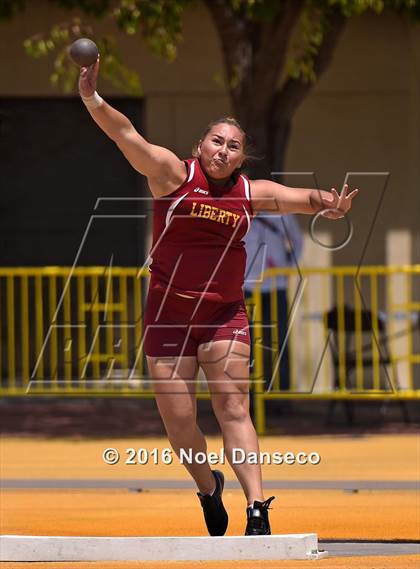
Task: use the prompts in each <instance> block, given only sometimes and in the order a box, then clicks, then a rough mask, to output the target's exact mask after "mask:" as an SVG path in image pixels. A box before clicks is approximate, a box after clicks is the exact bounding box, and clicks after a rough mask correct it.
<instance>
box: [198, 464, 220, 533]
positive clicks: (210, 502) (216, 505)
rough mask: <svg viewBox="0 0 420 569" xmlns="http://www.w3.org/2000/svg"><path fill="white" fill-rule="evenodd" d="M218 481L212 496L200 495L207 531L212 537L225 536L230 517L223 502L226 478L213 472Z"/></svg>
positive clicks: (218, 472)
mask: <svg viewBox="0 0 420 569" xmlns="http://www.w3.org/2000/svg"><path fill="white" fill-rule="evenodd" d="M212 472H213V476H214V478H215V479H216V490H215V491H214V493H213V494H212V495H211V496H210V494H205V495H204V496H203V494H200V492H197V496H198V497H199V498H200V502H201V507H202V508H203V512H204V519H205V520H206V525H207V529H208V531H209V534H210V535H225V533H226V530H227V526H228V515H227V512H226V510H225V507H224V505H223V502H222V492H223V487H224V485H225V477H224V476H223V474H222V472H220V471H219V470H212Z"/></svg>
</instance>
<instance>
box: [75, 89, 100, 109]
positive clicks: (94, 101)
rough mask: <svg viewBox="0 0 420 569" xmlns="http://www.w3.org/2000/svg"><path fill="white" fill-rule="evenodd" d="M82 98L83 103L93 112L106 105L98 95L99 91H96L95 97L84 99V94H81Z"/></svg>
mask: <svg viewBox="0 0 420 569" xmlns="http://www.w3.org/2000/svg"><path fill="white" fill-rule="evenodd" d="M80 97H81V98H82V101H83V102H84V104H85V105H86V107H87V108H88V109H91V110H92V109H97V108H98V107H101V106H102V105H103V104H104V100H103V99H102V97H101V96H100V95H99V94H98V92H97V91H95V92H94V93H93V95H90V96H89V97H84V96H83V95H82V94H80Z"/></svg>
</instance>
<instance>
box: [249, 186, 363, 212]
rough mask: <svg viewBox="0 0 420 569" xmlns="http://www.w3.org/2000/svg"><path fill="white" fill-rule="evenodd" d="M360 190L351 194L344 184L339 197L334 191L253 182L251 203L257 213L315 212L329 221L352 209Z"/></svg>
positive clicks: (333, 189)
mask: <svg viewBox="0 0 420 569" xmlns="http://www.w3.org/2000/svg"><path fill="white" fill-rule="evenodd" d="M358 191H359V190H357V189H356V190H353V191H352V192H350V193H349V187H348V185H347V184H345V185H344V187H343V189H342V191H341V192H340V194H338V193H337V191H336V189H335V188H332V189H331V192H326V191H324V190H310V189H305V188H289V187H287V186H283V185H282V184H277V183H276V182H271V181H270V180H251V201H252V207H253V209H254V211H255V212H257V211H268V212H271V213H277V214H279V213H280V214H283V215H286V214H288V213H307V214H309V215H313V214H314V213H318V212H323V213H322V214H321V215H323V216H324V217H328V218H329V219H339V218H340V217H344V214H345V213H346V212H347V211H348V210H349V209H350V208H351V202H352V199H353V198H354V197H355V196H356V194H357V193H358Z"/></svg>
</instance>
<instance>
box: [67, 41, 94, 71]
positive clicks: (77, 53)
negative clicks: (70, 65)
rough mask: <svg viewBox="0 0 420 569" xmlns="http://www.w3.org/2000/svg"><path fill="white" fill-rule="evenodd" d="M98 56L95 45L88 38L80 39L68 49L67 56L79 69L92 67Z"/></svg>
mask: <svg viewBox="0 0 420 569" xmlns="http://www.w3.org/2000/svg"><path fill="white" fill-rule="evenodd" d="M98 54H99V51H98V47H97V45H96V43H95V42H93V41H92V40H90V39H88V38H80V39H78V40H76V41H75V42H73V43H72V44H71V46H70V47H69V55H70V57H71V59H72V60H73V61H74V63H76V65H79V67H89V65H93V64H94V63H95V62H96V60H97V59H98Z"/></svg>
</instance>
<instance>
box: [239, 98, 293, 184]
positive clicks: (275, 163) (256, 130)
mask: <svg viewBox="0 0 420 569" xmlns="http://www.w3.org/2000/svg"><path fill="white" fill-rule="evenodd" d="M236 115H237V116H238V117H239V119H240V122H241V124H242V126H243V127H244V130H245V132H246V133H247V136H248V137H249V140H250V148H249V149H248V152H249V154H250V155H251V159H250V160H249V162H248V166H247V171H248V173H249V175H250V176H251V178H254V179H256V178H264V179H268V180H269V179H272V180H273V181H276V182H280V183H281V182H282V179H283V175H282V172H284V170H285V159H286V151H287V145H288V142H289V137H290V132H291V119H290V118H286V117H285V118H283V119H282V120H280V121H277V123H276V121H275V114H274V108H273V106H270V107H269V108H267V109H266V110H265V112H264V115H263V116H262V117H260V118H259V119H258V120H252V119H251V120H250V119H249V117H244V118H243V119H241V117H240V114H239V113H236Z"/></svg>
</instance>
